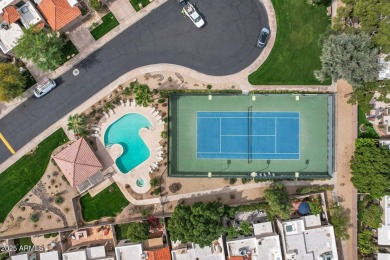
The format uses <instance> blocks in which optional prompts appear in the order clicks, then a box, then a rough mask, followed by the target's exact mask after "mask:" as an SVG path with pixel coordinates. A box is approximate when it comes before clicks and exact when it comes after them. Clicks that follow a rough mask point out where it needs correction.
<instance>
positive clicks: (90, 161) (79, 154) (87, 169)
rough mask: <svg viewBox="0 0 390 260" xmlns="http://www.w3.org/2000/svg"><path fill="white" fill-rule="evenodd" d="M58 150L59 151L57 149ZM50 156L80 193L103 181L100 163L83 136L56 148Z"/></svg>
mask: <svg viewBox="0 0 390 260" xmlns="http://www.w3.org/2000/svg"><path fill="white" fill-rule="evenodd" d="M58 150H59V151H58ZM52 158H53V159H54V161H55V162H56V164H57V165H58V167H59V168H60V170H61V171H62V173H63V174H64V175H65V177H66V178H67V179H68V181H69V183H70V185H71V186H72V187H75V188H77V190H78V191H79V192H80V193H83V192H85V191H87V190H88V189H90V188H92V187H93V186H95V185H96V184H98V183H100V182H101V181H103V179H104V177H103V174H102V173H101V171H100V170H101V169H102V164H101V163H100V162H99V159H98V158H97V157H96V155H95V153H94V152H93V151H92V149H91V147H90V146H89V144H88V143H87V141H86V140H85V139H84V138H80V139H79V140H77V141H75V142H73V143H68V144H65V145H64V146H61V147H59V148H57V149H56V150H55V151H54V152H53V155H52Z"/></svg>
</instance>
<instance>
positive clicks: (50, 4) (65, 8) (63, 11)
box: [38, 0, 81, 31]
mask: <svg viewBox="0 0 390 260" xmlns="http://www.w3.org/2000/svg"><path fill="white" fill-rule="evenodd" d="M38 8H39V10H40V11H41V13H42V14H43V16H44V17H45V19H46V21H47V22H48V24H49V25H50V27H51V28H52V29H53V30H54V31H58V30H60V29H61V28H62V27H64V26H65V25H67V24H69V23H70V22H72V21H73V20H74V19H76V18H77V17H79V16H80V15H81V11H80V9H79V8H78V7H77V6H74V7H71V6H70V4H69V3H68V1H67V0H42V1H41V2H40V3H39V5H38Z"/></svg>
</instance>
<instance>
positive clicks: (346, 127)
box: [335, 80, 357, 260]
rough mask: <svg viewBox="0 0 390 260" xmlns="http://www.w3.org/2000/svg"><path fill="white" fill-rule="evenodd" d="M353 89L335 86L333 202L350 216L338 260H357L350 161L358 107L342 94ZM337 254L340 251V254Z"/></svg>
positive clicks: (354, 202) (353, 190)
mask: <svg viewBox="0 0 390 260" xmlns="http://www.w3.org/2000/svg"><path fill="white" fill-rule="evenodd" d="M351 91H352V87H351V85H349V84H348V83H347V82H346V81H344V80H339V81H338V82H337V95H336V130H335V131H336V174H335V176H336V180H335V181H336V189H335V192H336V196H337V197H336V199H338V201H339V202H340V204H341V205H342V206H343V207H344V208H345V209H346V211H348V212H349V213H350V217H351V226H350V228H349V230H348V233H349V235H350V238H349V239H348V240H347V241H343V242H342V243H341V244H342V252H339V258H340V259H346V260H347V259H357V192H356V190H355V188H354V187H353V184H352V183H351V181H350V179H351V171H350V160H351V158H352V156H353V152H354V140H355V139H356V138H357V122H356V120H357V107H356V106H352V105H350V104H348V103H347V101H348V97H345V94H348V93H351ZM339 251H340V250H339Z"/></svg>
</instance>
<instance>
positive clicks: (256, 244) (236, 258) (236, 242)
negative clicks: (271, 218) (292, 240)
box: [226, 222, 282, 260]
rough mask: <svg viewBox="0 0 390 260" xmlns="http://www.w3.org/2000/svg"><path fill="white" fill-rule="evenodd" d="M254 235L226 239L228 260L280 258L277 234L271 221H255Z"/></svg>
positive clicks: (271, 259)
mask: <svg viewBox="0 0 390 260" xmlns="http://www.w3.org/2000/svg"><path fill="white" fill-rule="evenodd" d="M252 226H253V233H254V236H251V237H243V236H242V237H240V238H237V239H233V240H229V241H226V248H227V251H228V252H227V253H228V258H227V259H228V260H245V259H252V260H262V259H269V260H281V259H282V251H281V248H280V239H279V235H278V234H276V233H275V232H274V229H273V226H272V223H271V222H263V223H255V224H253V225H252Z"/></svg>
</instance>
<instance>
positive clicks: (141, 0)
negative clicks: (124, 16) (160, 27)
mask: <svg viewBox="0 0 390 260" xmlns="http://www.w3.org/2000/svg"><path fill="white" fill-rule="evenodd" d="M130 4H131V5H132V6H133V7H134V9H135V10H136V11H137V12H138V11H139V10H141V8H139V4H142V6H143V7H145V6H147V5H148V4H150V1H149V0H130Z"/></svg>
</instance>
